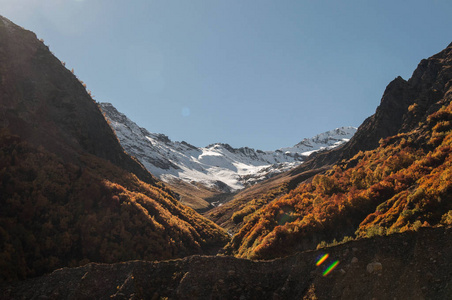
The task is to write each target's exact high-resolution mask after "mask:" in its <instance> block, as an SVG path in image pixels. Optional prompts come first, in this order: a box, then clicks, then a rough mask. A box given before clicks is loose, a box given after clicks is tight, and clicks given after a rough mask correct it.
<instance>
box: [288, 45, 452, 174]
mask: <svg viewBox="0 0 452 300" xmlns="http://www.w3.org/2000/svg"><path fill="white" fill-rule="evenodd" d="M451 51H452V43H451V44H450V45H449V46H448V47H447V48H446V49H444V50H443V51H441V52H439V53H438V54H435V55H433V56H432V57H430V58H428V59H423V60H422V61H421V62H420V63H419V65H418V67H417V68H416V70H415V71H414V72H413V75H412V76H411V78H410V79H409V80H408V81H406V80H404V79H403V78H401V77H400V76H399V77H397V78H396V79H394V80H393V81H392V82H391V83H390V84H389V85H388V86H387V87H386V89H385V91H384V93H383V96H382V99H381V103H380V105H379V106H378V107H377V109H376V111H375V114H373V115H372V116H370V117H369V118H367V119H366V120H365V121H364V122H363V124H361V126H359V128H358V130H357V131H356V133H355V134H354V136H353V137H352V138H351V139H350V141H349V142H348V143H346V144H344V145H341V146H339V147H337V148H334V149H332V150H330V151H324V152H318V153H313V154H312V155H311V156H310V157H309V158H307V159H306V162H305V163H304V164H303V165H300V166H299V167H297V168H295V169H293V170H291V171H289V172H290V174H291V175H292V176H293V175H296V174H299V173H303V172H306V171H308V170H312V169H314V168H319V167H322V166H326V165H332V164H334V163H336V162H338V161H340V160H342V159H350V158H352V157H353V156H354V155H355V154H357V153H358V152H359V151H366V150H371V149H375V148H376V147H377V146H378V143H379V141H380V140H381V139H384V138H386V137H389V136H392V135H395V134H397V133H401V132H408V131H410V130H413V129H414V128H416V126H418V124H419V122H421V121H423V120H425V119H426V118H427V116H429V115H430V114H432V113H433V112H435V111H437V110H438V109H439V108H440V107H441V105H442V104H441V103H438V101H439V100H440V99H444V98H445V97H446V96H447V95H446V94H445V93H447V91H448V90H449V88H450V86H451V84H452V83H451V81H450V78H451V72H452V70H451V67H450V66H451V64H452V62H451Z"/></svg>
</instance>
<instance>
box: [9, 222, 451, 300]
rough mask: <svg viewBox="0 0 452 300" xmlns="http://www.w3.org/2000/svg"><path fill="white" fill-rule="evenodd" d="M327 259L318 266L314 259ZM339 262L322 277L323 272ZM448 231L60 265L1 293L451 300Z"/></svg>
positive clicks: (60, 296) (65, 296)
mask: <svg viewBox="0 0 452 300" xmlns="http://www.w3.org/2000/svg"><path fill="white" fill-rule="evenodd" d="M326 253H328V254H329V258H328V259H327V260H326V261H325V263H323V264H322V265H320V266H318V267H317V266H316V262H317V261H318V259H319V257H321V256H323V255H324V254H326ZM336 260H337V261H339V264H338V266H337V267H336V268H335V269H334V270H333V271H332V272H331V273H330V274H328V275H327V276H323V275H322V274H323V272H324V270H325V269H326V268H327V267H328V266H329V265H331V263H332V262H334V261H336ZM451 270H452V235H451V229H445V228H435V229H432V228H420V229H419V231H418V232H405V233H403V234H393V235H391V236H386V237H381V236H379V237H375V238H370V239H361V240H357V241H353V242H348V243H345V244H341V245H338V246H334V247H330V248H324V249H319V250H316V251H307V252H303V253H299V254H296V255H293V256H290V257H287V258H282V259H275V260H272V261H251V260H246V259H237V258H233V257H224V256H191V257H187V258H184V259H177V260H171V261H162V262H146V261H130V262H125V263H120V264H111V265H108V264H94V263H92V264H88V265H85V266H83V267H79V268H73V269H68V268H65V269H60V270H56V271H54V272H53V273H51V274H49V275H46V276H42V277H39V278H35V279H31V280H27V281H24V282H19V283H16V284H14V285H4V286H2V287H1V288H0V294H1V295H3V296H0V298H1V299H22V298H23V299H449V297H450V295H452V273H451V272H452V271H451Z"/></svg>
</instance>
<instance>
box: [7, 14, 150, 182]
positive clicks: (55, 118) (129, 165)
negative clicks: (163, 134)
mask: <svg viewBox="0 0 452 300" xmlns="http://www.w3.org/2000/svg"><path fill="white" fill-rule="evenodd" d="M0 128H5V129H7V130H8V131H9V132H10V133H12V134H17V135H19V136H21V137H22V138H23V139H24V140H26V141H28V142H31V143H33V144H35V145H37V146H43V147H44V148H46V149H47V150H49V151H51V152H53V153H55V154H57V155H59V156H62V157H64V158H65V159H67V160H72V161H74V162H76V161H77V156H78V153H80V152H88V153H90V154H93V155H96V156H98V157H101V158H104V159H106V160H108V161H110V162H112V163H114V164H116V165H118V166H120V167H122V168H125V169H127V170H129V171H131V172H133V173H135V174H136V175H137V176H139V177H140V178H141V179H143V180H145V181H148V182H153V181H154V179H153V178H152V176H151V175H150V174H149V173H148V172H147V171H146V170H145V169H144V168H143V166H141V165H140V164H139V163H138V162H137V161H135V160H133V159H132V158H131V157H130V156H128V155H127V154H126V153H124V151H123V149H122V147H121V145H120V144H119V143H118V141H117V138H116V136H115V135H114V133H113V132H112V130H111V128H110V127H109V126H108V124H107V122H106V121H105V119H104V118H103V116H102V113H101V112H100V110H99V108H98V107H97V104H96V103H95V102H94V101H93V100H92V99H91V97H90V96H89V95H88V93H87V91H86V90H85V88H84V87H83V85H82V83H80V82H79V81H78V80H76V77H75V76H74V75H73V74H72V73H71V72H70V71H69V70H67V69H66V68H65V67H64V66H63V65H62V62H61V61H60V60H58V59H57V58H56V57H55V56H53V55H52V53H51V52H50V51H49V49H48V47H47V46H45V45H44V44H43V42H41V41H39V40H38V39H37V38H36V35H35V34H34V33H33V32H31V31H27V30H25V29H23V28H20V27H19V26H17V25H15V24H13V23H12V22H11V21H9V20H8V19H6V18H4V17H1V16H0Z"/></svg>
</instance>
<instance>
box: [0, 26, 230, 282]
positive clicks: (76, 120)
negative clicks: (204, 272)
mask: <svg viewBox="0 0 452 300" xmlns="http://www.w3.org/2000/svg"><path fill="white" fill-rule="evenodd" d="M0 207H1V209H0V281H4V280H6V281H10V280H17V279H23V278H27V277H30V276H38V275H41V274H44V273H46V272H50V271H52V270H54V269H57V268H61V267H66V266H79V265H83V264H86V263H87V262H88V261H95V262H110V263H112V262H120V261H123V260H130V259H150V260H153V259H165V258H173V257H182V256H186V255H190V254H203V253H204V254H207V253H212V252H215V251H216V250H217V248H218V247H221V246H223V245H224V244H225V243H226V242H227V239H228V236H227V234H226V233H225V232H224V231H223V230H222V229H221V228H219V227H218V226H216V225H215V224H214V223H213V222H211V221H209V220H207V219H205V218H203V217H201V216H200V215H198V214H197V213H195V212H194V211H193V210H192V209H189V208H187V207H185V206H183V205H181V204H180V203H179V201H178V200H177V199H176V195H175V193H174V192H173V191H172V190H170V189H168V188H167V187H166V186H165V185H164V184H162V183H161V182H160V181H158V180H157V179H156V178H155V177H153V176H152V175H151V174H150V173H149V172H148V171H147V170H146V169H145V168H144V167H143V166H142V165H141V164H140V163H139V162H138V161H136V160H134V159H133V158H132V157H130V156H129V155H128V154H127V153H125V152H124V150H123V148H122V147H121V145H120V144H119V142H118V140H117V138H116V136H115V134H114V132H113V131H112V129H111V128H110V126H109V125H108V123H107V122H106V120H105V118H104V117H103V115H102V113H101V111H100V109H99V107H98V106H97V104H96V103H95V102H94V101H93V99H92V98H91V97H90V95H89V94H88V93H87V91H86V90H85V88H84V87H83V85H82V83H81V82H80V81H79V80H78V79H77V78H76V77H75V76H74V74H72V73H71V72H70V71H69V70H67V69H66V68H65V67H64V65H63V64H62V63H61V62H60V61H59V60H58V59H57V58H56V57H55V56H54V55H53V54H52V53H51V52H50V51H49V49H48V47H47V46H45V45H44V44H43V43H42V42H41V41H39V40H38V39H37V38H36V35H35V34H34V33H32V32H30V31H27V30H25V29H23V28H21V27H19V26H16V25H15V24H13V23H12V22H10V21H9V20H7V19H6V18H3V17H0Z"/></svg>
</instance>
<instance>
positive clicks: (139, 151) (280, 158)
mask: <svg viewBox="0 0 452 300" xmlns="http://www.w3.org/2000/svg"><path fill="white" fill-rule="evenodd" d="M100 107H101V109H102V111H103V112H104V114H105V116H106V118H107V120H108V121H109V123H110V126H111V127H112V128H113V129H114V130H115V132H116V135H117V136H118V139H119V141H120V143H121V144H122V146H123V147H124V149H125V150H126V151H127V152H128V153H129V154H131V155H133V156H135V157H136V158H137V159H138V160H139V161H140V162H141V163H142V164H143V165H144V166H145V167H146V168H147V169H148V170H149V172H151V173H152V174H153V175H155V176H158V177H160V179H162V180H163V181H166V182H171V181H172V180H174V179H181V180H183V181H186V182H197V183H202V184H204V185H205V186H207V187H211V188H215V189H219V190H222V191H225V192H230V191H235V190H239V189H242V188H244V187H246V186H248V185H251V184H254V183H255V182H258V181H261V180H264V179H266V178H269V177H271V176H273V175H275V174H277V173H280V172H283V171H286V170H289V169H291V168H293V167H296V166H298V165H299V164H301V163H303V160H304V158H305V157H306V156H308V155H309V154H311V153H312V152H315V151H321V150H327V149H331V148H334V147H337V146H338V145H340V144H342V143H345V142H347V141H348V140H349V139H350V138H351V137H352V136H353V134H354V133H355V132H356V129H357V128H355V127H341V128H337V129H334V130H331V131H328V132H325V133H322V134H319V135H316V136H315V137H313V138H309V139H304V140H302V141H301V142H300V143H298V144H296V145H295V146H293V147H288V148H281V149H278V150H275V151H261V150H254V149H251V148H248V147H244V148H238V149H235V148H232V147H231V146H229V145H228V144H221V143H217V144H212V145H209V146H207V147H201V148H199V147H195V146H193V145H190V144H188V143H186V142H173V141H171V140H170V139H169V138H168V137H167V136H166V135H164V134H157V133H150V132H149V131H147V130H146V129H144V128H142V127H139V126H138V125H137V124H135V123H134V122H133V121H131V120H130V119H129V118H127V116H125V115H124V114H122V113H120V112H118V111H117V110H116V108H115V107H114V106H113V105H112V104H110V103H100Z"/></svg>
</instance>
